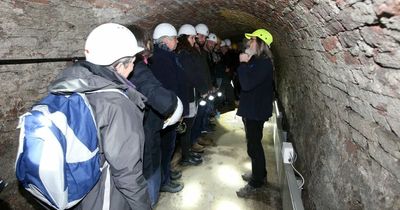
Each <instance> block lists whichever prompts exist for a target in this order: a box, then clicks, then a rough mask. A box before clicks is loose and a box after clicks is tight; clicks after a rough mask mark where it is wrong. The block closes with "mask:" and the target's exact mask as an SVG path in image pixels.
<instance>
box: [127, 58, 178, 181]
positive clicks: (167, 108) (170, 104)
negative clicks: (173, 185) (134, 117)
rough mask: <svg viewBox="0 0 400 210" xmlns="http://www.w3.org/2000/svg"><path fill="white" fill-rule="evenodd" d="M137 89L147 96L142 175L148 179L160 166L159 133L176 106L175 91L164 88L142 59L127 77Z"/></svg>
mask: <svg viewBox="0 0 400 210" xmlns="http://www.w3.org/2000/svg"><path fill="white" fill-rule="evenodd" d="M129 80H130V81H131V82H132V83H133V84H134V85H135V86H136V88H137V90H138V91H139V92H140V93H142V94H143V95H144V96H146V97H147V102H146V112H145V116H144V122H143V128H144V135H145V142H144V154H143V175H144V177H145V178H146V179H148V178H149V177H150V176H151V175H152V174H153V173H154V172H155V170H156V169H157V168H158V167H159V166H160V161H159V160H160V159H161V156H160V142H161V139H160V134H159V132H160V131H161V129H162V126H163V122H164V119H165V118H167V117H168V116H169V115H171V114H172V113H173V112H174V111H175V108H176V103H177V98H176V95H175V93H173V92H172V91H169V90H167V89H165V88H164V87H163V86H162V84H161V83H160V82H159V81H158V80H157V79H156V78H155V77H154V75H153V73H152V72H151V70H150V69H149V67H148V66H147V65H146V64H145V63H144V62H143V61H142V62H139V63H137V64H136V65H135V69H134V71H133V75H132V77H131V78H130V79H129Z"/></svg>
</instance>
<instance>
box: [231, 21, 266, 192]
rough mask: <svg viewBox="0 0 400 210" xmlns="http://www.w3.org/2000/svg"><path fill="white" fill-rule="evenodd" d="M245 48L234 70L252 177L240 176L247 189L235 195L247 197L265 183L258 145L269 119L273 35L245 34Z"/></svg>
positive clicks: (263, 159) (264, 172)
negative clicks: (240, 88)
mask: <svg viewBox="0 0 400 210" xmlns="http://www.w3.org/2000/svg"><path fill="white" fill-rule="evenodd" d="M245 37H246V38H247V39H248V42H247V48H246V50H245V52H244V53H242V54H240V56H239V60H240V66H239V67H238V69H237V72H238V77H239V81H240V84H241V87H242V90H241V92H240V102H239V108H238V111H237V115H239V116H241V117H242V120H243V124H244V126H245V133H246V140H247V151H248V155H249V156H250V158H251V164H252V167H251V168H252V170H251V173H248V174H244V175H242V178H243V180H245V181H247V182H248V183H247V185H246V186H245V187H243V188H241V189H239V191H237V192H236V194H237V196H238V197H247V196H249V195H252V194H253V193H255V192H257V191H259V189H260V188H261V187H262V186H263V185H264V184H265V182H266V180H267V170H266V165H265V156H264V150H263V146H262V143H261V140H262V136H263V125H264V122H265V121H267V120H268V119H269V118H270V117H271V116H272V100H273V98H272V97H273V75H272V70H273V63H272V57H271V52H270V49H269V47H270V45H271V43H272V41H273V38H272V35H271V34H270V33H269V32H268V31H267V30H265V29H258V30H256V31H254V32H253V33H246V34H245Z"/></svg>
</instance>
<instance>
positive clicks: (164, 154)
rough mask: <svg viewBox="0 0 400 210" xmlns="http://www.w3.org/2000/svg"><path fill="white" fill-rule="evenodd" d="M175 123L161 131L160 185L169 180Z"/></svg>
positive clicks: (173, 148)
mask: <svg viewBox="0 0 400 210" xmlns="http://www.w3.org/2000/svg"><path fill="white" fill-rule="evenodd" d="M175 140H176V124H175V125H171V126H168V127H166V128H165V129H164V130H162V131H161V186H163V185H166V184H168V183H169V182H170V181H171V171H170V170H171V158H172V155H173V153H174V150H175Z"/></svg>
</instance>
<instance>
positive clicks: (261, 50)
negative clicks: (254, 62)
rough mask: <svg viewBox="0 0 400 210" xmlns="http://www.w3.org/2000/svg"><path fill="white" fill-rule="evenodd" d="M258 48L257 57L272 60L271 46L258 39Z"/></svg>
mask: <svg viewBox="0 0 400 210" xmlns="http://www.w3.org/2000/svg"><path fill="white" fill-rule="evenodd" d="M256 42H257V48H256V55H257V56H265V57H268V58H271V59H272V52H271V50H270V49H269V46H268V45H267V44H266V43H265V42H264V41H263V40H262V39H260V38H258V37H256Z"/></svg>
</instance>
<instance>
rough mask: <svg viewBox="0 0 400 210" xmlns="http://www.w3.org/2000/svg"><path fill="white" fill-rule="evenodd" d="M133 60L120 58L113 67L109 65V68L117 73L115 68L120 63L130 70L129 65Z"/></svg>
mask: <svg viewBox="0 0 400 210" xmlns="http://www.w3.org/2000/svg"><path fill="white" fill-rule="evenodd" d="M132 58H133V57H131V56H129V57H123V58H120V59H118V60H116V61H115V62H114V63H112V64H111V65H108V66H107V68H108V69H110V70H113V71H115V68H116V67H117V65H118V64H120V63H122V65H124V67H125V68H128V65H129V64H130V63H131V62H132Z"/></svg>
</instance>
